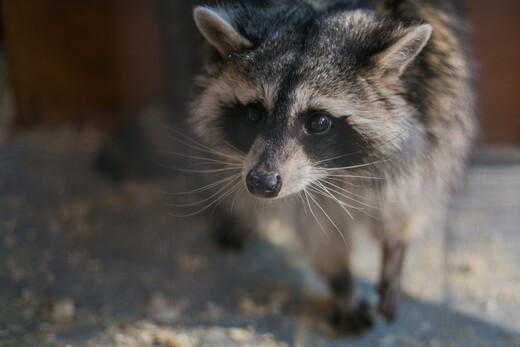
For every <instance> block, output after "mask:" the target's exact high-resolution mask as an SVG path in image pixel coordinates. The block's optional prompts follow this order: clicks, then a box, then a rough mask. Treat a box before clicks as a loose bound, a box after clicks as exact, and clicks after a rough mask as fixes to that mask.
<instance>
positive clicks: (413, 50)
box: [376, 24, 432, 76]
mask: <svg viewBox="0 0 520 347" xmlns="http://www.w3.org/2000/svg"><path fill="white" fill-rule="evenodd" d="M431 34H432V26H431V25H429V24H422V25H419V26H418V27H415V28H412V29H410V30H408V32H406V33H405V34H404V35H403V36H401V37H400V38H399V39H398V40H397V41H396V42H395V43H393V44H392V45H391V46H390V47H388V48H386V49H385V50H384V51H383V52H381V53H378V54H377V55H376V61H377V62H378V65H379V66H380V67H382V68H383V70H384V71H385V74H389V75H397V76H400V75H401V74H402V73H403V72H404V70H405V69H406V67H407V66H408V64H410V63H411V62H412V61H413V59H414V58H415V57H416V56H417V55H418V54H419V53H420V52H421V51H422V49H423V48H424V46H426V43H427V42H428V40H429V39H430V36H431Z"/></svg>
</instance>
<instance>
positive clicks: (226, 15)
mask: <svg viewBox="0 0 520 347" xmlns="http://www.w3.org/2000/svg"><path fill="white" fill-rule="evenodd" d="M194 17H195V22H196V24H197V27H198V28H199V30H200V32H201V33H202V35H203V36H204V37H205V39H206V40H207V42H208V43H209V44H210V46H211V47H212V48H213V55H212V56H211V59H210V61H209V62H208V63H207V65H206V69H205V72H204V74H202V75H201V76H199V78H198V87H199V89H198V95H197V97H196V99H195V101H194V103H193V107H192V116H191V119H190V121H191V124H192V125H193V127H194V129H195V131H196V133H197V134H198V136H199V137H200V138H201V139H203V140H204V141H206V143H207V144H208V145H209V146H212V147H214V148H219V150H220V151H226V152H227V153H231V154H233V155H238V156H240V157H241V158H242V159H241V163H240V165H241V170H242V178H243V180H244V183H245V184H246V186H247V189H248V190H249V191H250V192H251V194H253V195H255V196H258V197H262V198H275V197H285V196H289V195H291V194H293V193H297V192H299V191H301V190H303V189H305V188H306V187H307V186H309V185H312V184H313V183H316V182H317V181H318V180H319V179H320V178H323V177H327V176H329V175H334V174H338V173H339V171H338V170H355V169H359V170H361V169H362V168H363V170H365V172H366V171H367V170H375V171H377V170H381V169H380V168H379V166H378V165H375V163H377V162H380V161H384V160H386V159H388V158H389V157H390V156H393V155H397V154H399V153H401V152H402V151H403V148H404V146H405V145H406V142H407V139H408V138H409V137H411V136H412V135H411V133H410V126H409V125H410V122H411V119H412V116H413V113H414V108H413V107H412V106H411V105H410V104H409V101H408V96H407V91H406V85H405V83H404V82H403V80H404V79H403V74H404V73H405V72H406V70H408V69H409V65H412V64H411V63H412V61H413V60H414V58H415V57H416V56H417V55H418V54H419V53H420V52H421V50H422V49H423V47H424V46H425V45H426V43H427V41H428V39H429V37H430V34H431V31H432V29H431V26H430V25H428V24H422V25H417V26H413V27H404V26H402V25H400V24H399V23H395V22H391V21H388V20H382V19H380V18H378V17H377V16H376V15H375V14H374V13H372V12H369V11H361V10H355V11H348V10H343V11H340V10H338V11H332V12H331V11H329V12H327V13H320V12H318V11H316V10H315V9H313V8H311V7H308V6H306V5H303V4H302V3H299V4H298V5H292V6H291V5H278V6H258V5H257V6H252V5H234V6H231V7H218V8H210V7H197V8H196V9H195V11H194ZM349 173H350V172H349ZM380 174H381V173H380ZM351 176H355V175H354V174H352V175H351Z"/></svg>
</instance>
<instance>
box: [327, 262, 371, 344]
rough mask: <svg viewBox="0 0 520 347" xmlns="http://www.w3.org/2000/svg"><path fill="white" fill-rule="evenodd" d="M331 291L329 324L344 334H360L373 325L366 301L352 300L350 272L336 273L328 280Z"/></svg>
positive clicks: (352, 287) (346, 269)
mask: <svg viewBox="0 0 520 347" xmlns="http://www.w3.org/2000/svg"><path fill="white" fill-rule="evenodd" d="M328 282H329V287H330V290H331V295H332V298H331V303H332V307H331V316H330V323H331V325H332V327H333V328H335V329H336V330H338V331H339V332H340V333H344V334H354V335H357V334H361V333H362V332H364V331H365V330H368V329H370V328H371V327H372V325H373V317H372V314H371V312H370V306H369V305H368V303H367V302H366V300H362V301H355V300H354V281H353V278H352V275H351V273H350V270H349V269H348V268H345V269H344V271H342V272H340V273H337V274H336V276H333V277H330V278H329V279H328Z"/></svg>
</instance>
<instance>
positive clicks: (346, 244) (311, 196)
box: [309, 193, 348, 248]
mask: <svg viewBox="0 0 520 347" xmlns="http://www.w3.org/2000/svg"><path fill="white" fill-rule="evenodd" d="M309 197H310V198H311V199H312V201H314V203H315V204H316V206H318V208H319V209H320V210H321V211H322V212H323V213H324V214H325V217H327V219H328V220H329V221H330V222H331V223H332V225H333V226H334V228H336V230H337V231H338V233H339V235H340V236H341V238H342V239H343V242H344V243H345V246H346V247H347V248H348V243H347V240H346V239H345V236H344V235H343V233H342V232H341V230H339V228H338V226H337V225H336V223H334V221H333V220H332V219H331V218H330V217H329V215H328V214H327V212H325V210H324V209H323V207H321V205H320V204H319V203H318V202H317V201H316V200H315V199H314V197H313V195H312V194H311V193H309Z"/></svg>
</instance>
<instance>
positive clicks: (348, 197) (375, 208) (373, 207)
mask: <svg viewBox="0 0 520 347" xmlns="http://www.w3.org/2000/svg"><path fill="white" fill-rule="evenodd" d="M322 182H323V183H326V184H329V185H331V186H333V187H335V188H337V189H339V190H341V191H344V192H345V193H347V194H351V195H354V196H355V197H358V198H360V199H364V198H365V197H364V196H361V195H358V194H355V193H352V192H350V191H348V190H346V189H344V188H342V187H340V186H338V185H336V184H334V183H331V182H327V181H322ZM322 182H319V184H321V185H322V187H324V186H323V183H322ZM324 188H325V187H324ZM326 189H328V190H330V191H332V192H334V193H336V194H339V195H341V196H343V197H345V198H347V199H349V200H352V201H354V202H357V203H358V204H360V205H363V206H366V207H370V208H372V209H374V210H380V208H379V207H376V206H371V205H369V204H367V203H365V202H363V201H359V200H356V199H354V198H353V197H351V196H348V195H345V194H343V193H341V192H338V191H337V190H335V189H333V188H330V187H327V188H326Z"/></svg>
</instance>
